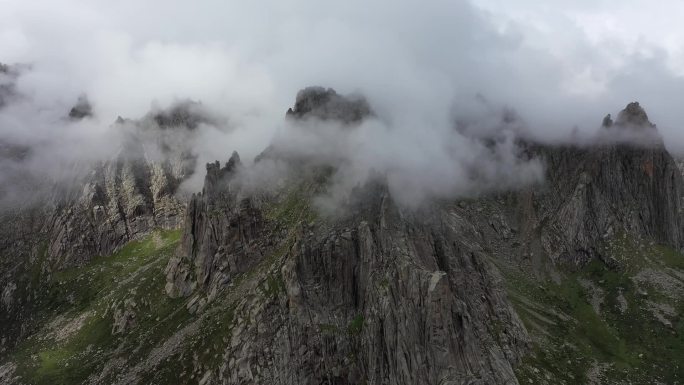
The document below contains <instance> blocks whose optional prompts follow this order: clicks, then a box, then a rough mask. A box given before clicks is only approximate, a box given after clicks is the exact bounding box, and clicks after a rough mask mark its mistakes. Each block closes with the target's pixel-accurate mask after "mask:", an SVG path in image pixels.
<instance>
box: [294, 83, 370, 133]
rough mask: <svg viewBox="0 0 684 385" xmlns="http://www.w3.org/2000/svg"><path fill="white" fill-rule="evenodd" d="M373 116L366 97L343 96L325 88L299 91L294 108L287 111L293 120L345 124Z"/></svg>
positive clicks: (310, 88)
mask: <svg viewBox="0 0 684 385" xmlns="http://www.w3.org/2000/svg"><path fill="white" fill-rule="evenodd" d="M372 114H373V113H372V110H371V108H370V105H369V104H368V101H367V100H366V98H365V97H364V96H362V95H358V94H353V95H347V96H343V95H339V94H338V93H337V92H336V91H335V90H334V89H332V88H328V89H325V88H323V87H307V88H304V89H303V90H301V91H299V92H298V93H297V98H296V100H295V105H294V108H290V109H288V110H287V116H288V117H292V118H297V119H303V118H308V117H315V118H318V119H321V120H337V121H340V122H343V123H345V124H353V123H360V122H361V121H362V120H363V119H364V118H366V117H368V116H371V115H372Z"/></svg>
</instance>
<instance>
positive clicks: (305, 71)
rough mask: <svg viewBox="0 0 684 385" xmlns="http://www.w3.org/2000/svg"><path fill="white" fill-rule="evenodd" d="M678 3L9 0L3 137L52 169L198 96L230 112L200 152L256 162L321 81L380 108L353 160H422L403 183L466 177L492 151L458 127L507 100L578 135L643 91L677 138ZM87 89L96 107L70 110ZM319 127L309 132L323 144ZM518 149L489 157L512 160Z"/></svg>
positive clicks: (93, 154) (547, 125) (206, 157)
mask: <svg viewBox="0 0 684 385" xmlns="http://www.w3.org/2000/svg"><path fill="white" fill-rule="evenodd" d="M666 4H667V5H666V6H663V5H661V6H658V7H650V6H648V3H646V2H639V1H630V2H624V3H621V4H619V5H618V4H612V3H608V2H598V3H597V2H579V3H578V2H564V1H558V2H554V3H553V6H550V5H549V6H541V5H538V4H536V3H534V2H529V3H520V4H518V3H516V6H512V5H508V4H507V3H505V2H500V1H493V0H490V1H487V0H481V1H432V2H428V3H424V2H412V1H411V2H402V3H401V4H397V3H396V2H391V1H376V2H373V3H372V4H367V3H366V2H361V1H346V2H339V3H335V4H325V5H323V4H320V3H318V2H314V1H288V2H280V1H258V2H250V3H245V2H220V1H207V2H202V3H200V4H189V3H186V2H181V1H164V2H162V1H152V2H145V3H144V4H141V3H139V2H133V1H123V2H116V3H111V4H110V3H108V2H101V1H95V2H92V1H75V0H65V1H32V2H22V1H4V2H3V3H2V10H3V12H2V14H1V15H0V52H1V53H2V57H1V58H0V60H2V62H3V63H8V64H11V65H15V68H19V69H17V70H16V72H18V73H19V75H6V74H3V75H1V76H2V80H1V81H2V82H3V83H2V84H9V82H10V80H8V78H9V77H11V76H16V79H15V82H14V83H15V84H13V85H12V87H13V90H14V91H13V92H14V93H15V94H16V97H15V98H14V101H13V102H11V105H9V106H6V107H5V108H3V109H2V110H0V122H1V123H2V124H0V137H2V138H3V140H5V141H9V142H11V143H16V144H20V145H30V146H32V147H33V146H38V147H39V148H40V149H39V150H37V152H39V153H40V154H42V157H39V158H35V159H36V162H37V163H39V164H40V165H41V167H43V165H46V164H47V165H49V166H51V167H56V168H60V169H62V168H65V167H67V166H68V165H69V164H70V163H71V162H72V161H73V160H75V159H81V158H83V159H86V160H92V159H93V158H101V157H102V156H103V155H106V154H109V155H111V154H112V153H114V152H116V148H117V146H118V140H117V139H116V137H118V136H119V134H118V133H116V132H112V131H114V130H112V129H111V127H110V126H111V124H112V123H113V122H114V121H115V119H116V118H117V117H119V116H122V117H124V118H132V119H138V118H140V117H142V116H144V115H145V114H147V113H148V112H149V111H150V109H153V108H167V107H169V106H170V105H172V104H173V103H174V102H177V101H178V100H187V99H189V100H194V101H198V102H201V103H202V105H203V106H204V108H206V109H207V110H210V111H213V113H215V114H216V115H220V116H222V117H223V118H224V119H222V122H221V124H213V125H208V124H202V125H200V127H199V129H198V131H199V132H198V134H197V135H196V136H197V137H196V138H195V139H194V145H195V146H197V150H196V153H197V154H199V157H200V158H201V159H200V162H198V164H199V165H200V167H201V165H202V164H204V163H206V162H209V161H212V160H213V159H223V158H225V157H226V156H227V155H226V154H229V153H230V152H232V151H233V150H237V151H238V152H239V153H240V154H241V155H242V158H243V159H245V160H247V161H248V162H249V160H251V159H253V158H254V157H255V156H256V155H258V154H259V153H260V152H261V151H262V150H263V149H264V148H265V147H266V146H268V145H269V144H270V143H271V141H272V140H273V138H274V137H278V136H280V137H283V136H287V135H289V134H291V132H290V128H288V126H287V124H286V123H283V120H282V117H283V112H282V111H283V109H284V108H285V107H286V106H289V105H290V103H291V95H293V94H295V93H296V92H297V91H298V90H299V89H301V88H303V87H305V86H308V85H323V86H326V87H333V88H334V89H335V90H337V91H338V92H340V93H342V94H348V93H358V94H362V95H364V96H365V97H366V98H367V99H368V101H369V103H370V105H372V107H373V110H374V112H375V115H376V119H374V120H373V121H371V122H369V123H367V124H364V126H363V127H361V128H359V130H358V131H359V132H358V133H355V134H352V135H351V136H355V137H356V138H353V137H352V138H346V139H343V140H342V141H341V142H340V141H337V140H333V141H332V142H334V143H338V142H339V143H340V144H341V145H342V146H352V147H353V151H355V154H354V156H353V157H352V156H351V154H347V155H345V157H346V158H354V159H355V163H356V164H354V165H353V167H354V168H356V169H359V168H361V169H364V171H363V172H367V171H368V170H370V169H371V168H376V169H378V170H379V171H381V172H384V171H387V168H388V166H389V165H390V164H391V165H392V166H394V167H395V168H401V169H405V170H407V171H409V175H410V178H406V177H403V176H401V175H400V176H398V177H397V179H396V182H395V184H401V185H402V186H403V185H407V184H408V185H409V186H410V185H412V184H413V185H420V186H426V185H428V184H430V182H433V184H434V182H436V181H443V180H445V179H451V180H459V182H458V183H459V184H467V183H465V182H463V183H462V180H463V178H462V176H460V175H459V173H461V172H462V171H458V167H456V169H457V170H456V171H454V170H452V169H451V168H452V167H451V165H452V164H454V162H453V161H454V160H457V161H458V162H456V163H457V164H463V162H465V163H468V162H471V163H472V162H474V161H475V159H481V158H482V151H483V150H482V149H479V150H478V148H477V146H473V145H472V143H471V142H472V141H471V140H470V139H468V138H464V135H463V132H461V133H456V132H454V130H453V127H454V126H455V125H456V122H470V123H469V125H470V131H469V134H472V131H474V130H475V131H478V132H480V133H481V132H482V131H483V130H485V131H486V130H499V129H501V127H500V125H501V123H502V122H501V119H502V116H503V114H504V113H506V111H509V112H510V111H514V113H515V116H516V123H515V126H516V128H515V130H517V131H520V130H521V129H524V132H525V133H526V135H531V136H534V137H535V138H537V139H539V140H543V141H568V140H574V139H573V138H576V137H577V136H578V135H579V136H581V137H586V136H589V137H590V136H592V135H594V133H595V131H596V130H597V128H598V126H599V125H600V121H598V120H597V117H599V116H604V115H605V113H607V112H611V111H612V112H613V113H616V112H617V111H616V108H617V107H619V106H622V105H625V104H627V103H628V102H631V101H634V100H639V101H640V102H641V104H642V105H643V106H645V107H646V108H647V109H648V111H649V113H650V114H651V117H652V120H653V121H656V122H658V128H659V131H660V132H661V134H662V136H663V137H664V140H665V143H666V145H667V146H668V148H670V149H671V150H673V151H679V150H681V149H684V137H682V136H681V134H680V132H681V130H679V129H678V127H679V122H681V121H683V120H684V116H682V114H684V112H682V110H681V109H680V108H677V105H678V94H679V92H680V90H681V89H682V86H684V81H683V80H682V77H681V75H682V74H683V73H684V60H682V52H681V49H680V47H679V46H678V45H677V44H674V43H676V42H677V41H678V40H677V39H678V38H680V37H682V35H684V32H681V31H680V30H679V29H678V28H665V27H664V26H666V25H672V26H675V25H676V20H675V19H674V18H675V16H674V15H676V14H677V12H676V10H677V9H678V8H679V7H680V5H678V4H677V3H676V2H668V3H666ZM668 8H669V9H670V10H671V12H665V11H664V10H665V9H668ZM599 15H600V16H601V17H603V16H605V20H607V22H606V24H605V25H603V24H600V23H597V21H596V18H597V17H599ZM655 18H657V20H658V22H657V23H655V22H654V21H652V20H655ZM3 87H6V86H3ZM4 89H5V88H3V90H4ZM3 92H5V91H3ZM82 95H87V98H88V100H89V101H90V103H91V105H92V113H93V117H92V119H86V120H84V121H79V122H77V123H74V122H72V121H69V120H64V119H63V118H64V116H65V115H66V114H67V113H68V112H69V111H70V109H71V108H72V107H73V106H74V105H75V104H76V101H77V100H78V98H79V96H82ZM154 106H157V107H154ZM65 111H66V112H65ZM507 124H510V122H508V123H507ZM367 125H374V126H377V127H375V128H369V127H366V126H367ZM345 136H350V135H345ZM466 136H467V135H466ZM328 139H330V138H328ZM307 140H308V141H309V142H307ZM307 140H303V141H302V143H301V144H302V146H305V147H312V146H313V147H315V148H320V144H317V143H315V141H316V140H317V139H315V138H313V139H311V138H310V139H307ZM312 141H313V142H312ZM354 141H356V142H358V143H355V142H354ZM332 142H331V143H332ZM293 143H294V142H293ZM359 143H361V144H360V145H359ZM302 150H304V151H306V148H305V149H302ZM337 151H343V150H340V149H337ZM456 153H457V154H458V155H456V157H457V158H458V159H453V157H454V156H455V155H454V154H456ZM109 155H107V156H109ZM516 156H517V155H516V154H514V153H510V154H507V155H505V156H502V157H501V158H502V159H498V160H494V162H496V163H502V162H506V163H507V165H510V161H514V160H515V158H516ZM48 159H49V161H47V160H48ZM447 163H448V164H449V167H448V169H445V168H444V167H443V166H444V165H446V164H447ZM492 167H494V166H492ZM496 167H504V168H505V167H507V166H505V165H499V166H496ZM53 171H54V170H51V172H50V173H51V174H56V172H53ZM357 171H358V170H357ZM509 171H510V170H504V171H503V172H499V171H495V172H494V175H496V174H497V173H498V174H500V175H511V173H510V172H509ZM514 171H515V170H514ZM517 171H520V172H522V173H523V174H524V173H529V172H532V173H534V171H529V170H528V171H524V170H517ZM355 172H356V171H355ZM417 176H420V178H419V179H416V180H407V179H414V178H416V177H417ZM533 179H534V178H533ZM200 183H201V181H200V180H199V179H197V180H196V181H195V182H194V184H193V183H192V182H190V186H189V190H193V189H195V190H196V189H197V188H198V187H199V185H200ZM472 188H475V187H473V186H463V187H461V188H459V187H458V186H444V188H439V189H438V191H435V192H434V194H432V193H430V195H445V194H446V195H448V194H451V193H463V192H467V191H468V190H470V189H472ZM411 189H412V190H415V189H416V188H415V187H409V190H411Z"/></svg>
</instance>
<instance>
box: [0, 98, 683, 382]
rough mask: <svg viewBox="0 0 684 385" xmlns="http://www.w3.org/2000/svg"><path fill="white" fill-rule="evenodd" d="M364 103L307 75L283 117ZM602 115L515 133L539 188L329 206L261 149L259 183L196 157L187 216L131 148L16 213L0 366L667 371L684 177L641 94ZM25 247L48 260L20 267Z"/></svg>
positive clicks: (364, 109)
mask: <svg viewBox="0 0 684 385" xmlns="http://www.w3.org/2000/svg"><path fill="white" fill-rule="evenodd" d="M340 106H342V107H340ZM370 114H371V112H370V108H369V107H368V106H367V104H365V102H359V99H356V98H347V97H345V96H342V95H338V94H336V93H334V91H331V90H324V89H320V88H313V89H307V90H305V91H303V92H301V93H300V94H299V95H298V97H297V101H296V104H295V107H294V108H293V109H291V111H289V112H288V116H289V118H290V119H292V122H293V124H297V123H298V122H299V120H300V119H302V120H306V119H308V118H309V117H315V118H317V119H320V120H335V121H337V122H339V123H340V124H341V125H342V127H341V128H340V129H353V126H354V125H356V124H358V123H360V122H361V121H362V120H363V119H364V118H365V117H367V116H369V115H370ZM164 116H165V117H163V118H160V120H157V123H158V124H160V125H161V124H162V123H164V124H167V123H168V122H171V123H170V124H168V125H167V127H168V126H173V125H174V124H175V123H173V122H182V121H187V119H186V118H184V117H183V116H184V115H183V113H178V114H174V113H169V114H167V115H164ZM160 121H161V122H162V123H159V122H160ZM188 126H189V125H188ZM604 126H606V129H604V130H603V132H601V133H600V134H599V137H598V138H597V140H596V141H595V142H596V144H595V145H593V146H582V147H578V146H549V145H542V144H529V143H527V144H526V145H525V146H526V147H525V151H526V152H527V153H528V154H529V156H535V157H540V158H541V159H543V161H544V163H545V165H546V174H547V175H546V179H545V182H544V183H543V184H541V185H538V186H528V187H527V188H525V189H524V190H521V191H510V192H505V193H499V194H494V195H487V196H482V197H478V198H474V199H467V200H458V201H453V202H433V203H431V204H426V205H425V206H424V207H422V208H421V209H420V210H415V209H414V210H407V209H405V208H403V207H401V206H398V205H397V204H395V203H394V201H393V199H392V196H391V194H390V193H389V191H388V189H387V187H386V183H385V181H384V180H383V178H382V176H377V177H376V178H374V179H371V180H369V181H368V182H367V183H366V184H365V185H363V186H359V187H358V188H357V189H355V190H354V191H353V192H352V196H351V197H350V199H349V201H348V203H346V206H345V207H344V210H342V211H343V212H345V213H346V214H345V215H341V216H336V217H330V216H324V215H322V214H321V213H320V212H319V211H317V210H316V209H315V208H314V206H313V201H314V197H316V196H317V195H318V194H320V193H321V192H322V191H325V188H326V186H327V183H328V178H329V176H330V168H329V167H330V165H311V164H304V163H303V161H302V160H301V159H295V158H293V157H289V156H288V154H285V153H283V152H282V149H278V148H274V147H272V148H270V149H269V150H268V151H266V152H265V154H263V155H262V156H261V157H259V158H258V159H257V163H258V162H260V161H264V159H270V160H273V159H274V158H279V159H280V161H283V162H287V163H288V164H289V165H290V167H289V168H288V170H289V171H288V174H287V175H283V176H282V179H283V180H284V181H285V182H284V183H278V184H277V185H274V186H271V187H272V188H269V189H266V190H263V191H261V190H259V191H254V190H253V189H246V188H245V186H244V185H243V182H242V181H243V180H242V179H241V178H240V177H239V176H240V173H241V172H242V171H243V170H244V167H245V166H243V164H242V163H241V161H240V158H239V156H238V155H237V154H236V153H234V154H233V155H232V156H231V157H230V159H229V160H228V161H227V163H225V165H223V166H222V165H221V164H220V163H218V162H216V163H210V164H208V165H207V167H206V170H207V174H206V177H205V183H204V188H203V190H202V192H201V193H199V194H196V195H194V196H193V197H192V198H191V199H190V201H189V203H188V205H187V209H186V210H184V209H183V206H182V205H181V204H180V203H178V202H177V201H173V198H172V195H171V193H172V192H173V191H175V188H176V187H177V184H178V182H179V180H182V175H184V174H183V173H181V172H178V170H182V169H184V167H183V166H182V164H183V162H180V163H174V162H173V161H172V160H170V159H169V160H168V162H163V163H155V162H150V161H147V160H146V159H145V157H144V156H142V155H141V154H144V151H142V150H141V149H140V148H138V147H136V146H134V145H131V147H130V148H128V149H127V150H126V151H128V153H127V154H126V156H125V157H124V158H123V159H125V160H123V159H122V160H120V161H117V162H111V163H108V164H106V165H104V166H102V167H101V168H98V169H96V171H95V172H94V173H93V174H92V175H91V176H90V177H89V178H88V179H87V181H88V183H87V184H86V188H85V189H84V191H83V193H82V194H77V195H76V196H77V197H79V198H78V199H79V200H78V204H76V205H74V204H72V205H70V206H68V208H67V207H64V208H59V207H58V208H57V209H56V210H55V211H54V212H58V213H61V214H60V215H58V217H59V218H66V219H65V220H63V221H62V222H55V223H57V224H56V225H55V224H50V225H49V228H50V229H58V230H56V231H57V232H56V233H53V232H45V231H44V230H43V229H44V226H47V225H46V224H45V222H44V221H41V220H40V219H39V218H44V216H42V215H44V214H43V213H42V212H41V211H37V214H36V215H35V216H30V215H23V216H18V217H16V218H12V219H11V220H12V221H13V223H16V224H18V225H17V226H18V227H19V228H20V229H21V231H17V230H14V233H12V234H13V235H12V237H11V238H7V239H8V240H7V241H5V243H4V244H3V249H2V250H25V253H27V254H26V255H27V256H29V257H28V259H27V260H30V261H32V262H30V263H26V265H25V267H22V268H21V269H24V270H26V271H25V272H24V271H22V274H20V275H24V274H25V276H26V277H31V278H27V279H26V281H25V282H22V281H17V280H15V279H14V280H13V279H8V278H7V277H10V276H11V275H12V274H14V275H15V276H16V275H17V274H16V272H17V270H16V268H15V270H14V273H10V272H11V271H12V269H13V266H16V264H14V263H13V261H12V260H11V259H10V258H7V257H3V259H2V263H3V265H2V269H3V270H2V271H5V272H8V273H7V274H6V276H5V277H6V278H5V281H3V283H4V284H3V286H2V287H3V292H2V298H1V299H2V305H0V306H2V307H1V308H2V309H3V311H4V312H3V313H2V314H3V317H5V318H3V322H4V323H5V324H7V323H9V324H11V325H12V327H11V330H13V333H14V334H10V333H8V332H5V334H4V335H3V336H7V335H12V336H16V335H20V336H21V337H19V338H18V339H19V343H18V344H17V345H16V346H15V345H14V344H13V343H5V344H4V346H6V348H5V350H4V351H3V353H2V355H0V358H1V360H0V362H2V364H1V365H0V380H2V381H4V382H6V383H54V382H55V381H56V382H63V383H92V384H136V383H158V384H166V383H170V382H173V383H184V384H185V383H187V384H195V383H197V384H202V385H207V384H254V383H268V384H359V383H367V384H415V383H421V384H422V383H425V384H515V383H542V384H574V383H625V384H626V383H634V381H636V382H637V383H658V382H660V383H679V382H681V381H682V377H683V376H684V374H683V372H682V370H683V368H680V367H679V366H677V365H672V362H677V360H678V358H680V357H682V354H684V343H682V342H681V339H680V338H679V336H680V335H684V334H682V333H684V329H682V328H683V327H684V325H683V324H682V322H681V314H682V311H683V310H684V304H682V302H681V298H682V295H684V278H682V277H684V262H682V261H683V260H684V257H683V256H682V254H680V253H679V250H680V249H681V247H682V242H684V239H683V238H682V222H681V198H682V176H681V173H680V172H679V170H678V168H677V165H676V163H675V161H674V160H673V158H672V157H671V156H670V154H669V153H668V152H667V151H666V150H665V148H664V147H663V146H662V141H660V140H659V138H658V137H657V130H656V129H655V126H654V125H652V124H651V123H650V122H649V121H648V117H647V115H646V113H645V112H644V111H643V109H641V107H640V106H638V104H630V105H629V106H628V107H627V109H626V110H625V111H623V112H622V113H621V114H620V115H619V118H618V121H617V122H615V123H611V124H607V123H605V122H604ZM617 130H623V131H629V132H628V134H630V135H631V134H633V133H636V134H638V135H640V136H648V137H652V138H653V140H651V141H646V142H644V141H641V142H638V143H633V142H629V141H627V140H625V138H627V137H630V136H622V132H621V131H617ZM608 134H610V135H617V137H615V138H614V139H615V140H610V137H609V136H608V137H607V136H606V135H608ZM630 138H631V137H630ZM136 154H137V155H139V156H136ZM65 210H66V211H65ZM69 210H71V211H69ZM48 212H49V213H52V212H53V211H50V210H48ZM181 218H182V222H183V224H182V226H181V229H180V230H176V231H174V230H168V229H174V228H176V227H177V224H178V223H179V222H180V219H181ZM4 223H5V222H3V224H4ZM86 229H88V230H86ZM159 229H167V230H164V231H160V230H159ZM3 231H7V234H10V233H11V231H12V230H11V229H10V228H9V227H8V228H6V229H5V228H4V229H3ZM34 234H44V235H43V237H44V238H43V239H44V240H45V242H46V243H45V245H46V246H43V247H42V248H37V247H36V246H35V242H34V241H33V240H32V239H31V238H32V237H33V236H34ZM83 234H85V235H86V236H83ZM88 234H98V236H99V238H89V236H88ZM131 240H132V241H131ZM123 244H127V245H126V246H124V247H123V248H121V247H120V246H121V245H123ZM112 251H115V252H114V254H113V255H112V256H110V257H106V258H95V259H92V260H91V259H89V258H88V255H95V254H103V255H104V254H107V253H111V252H112ZM3 255H4V254H3ZM41 258H46V260H50V261H59V263H58V264H59V266H60V268H61V269H62V271H61V272H55V273H49V274H46V273H45V269H38V270H31V269H33V268H35V266H41V264H40V263H37V262H36V261H39V260H40V259H41ZM69 266H77V267H69ZM51 271H54V270H51ZM31 280H35V282H38V281H41V282H42V283H41V284H39V285H38V284H36V285H37V286H35V285H34V286H31V285H33V284H30V283H27V282H33V281H31ZM27 287H28V288H29V290H28V292H26V289H25V288H27ZM37 287H42V288H43V289H41V290H37ZM90 287H92V288H94V289H93V290H88V289H84V288H90ZM20 293H21V294H20ZM27 293H28V294H27ZM22 298H32V300H31V301H27V300H24V299H22ZM46 303H51V304H52V305H46ZM12 309H22V312H21V314H24V315H25V317H24V318H21V317H14V316H9V314H10V310H12ZM12 314H13V313H12ZM11 317H14V318H11ZM639 331H641V332H639ZM6 338H7V337H6Z"/></svg>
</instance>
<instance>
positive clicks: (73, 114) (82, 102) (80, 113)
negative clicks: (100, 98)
mask: <svg viewBox="0 0 684 385" xmlns="http://www.w3.org/2000/svg"><path fill="white" fill-rule="evenodd" d="M92 116H93V107H92V106H91V105H90V101H89V100H88V96H87V95H81V96H79V97H78V100H77V101H76V104H75V105H74V106H73V107H72V108H71V110H70V111H69V119H72V120H81V119H85V118H90V117H92Z"/></svg>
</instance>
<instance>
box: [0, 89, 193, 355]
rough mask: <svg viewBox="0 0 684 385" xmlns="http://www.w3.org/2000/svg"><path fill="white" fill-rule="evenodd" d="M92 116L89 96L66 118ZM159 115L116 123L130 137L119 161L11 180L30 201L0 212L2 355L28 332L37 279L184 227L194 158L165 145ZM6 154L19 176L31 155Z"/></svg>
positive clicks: (14, 149)
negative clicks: (185, 192)
mask: <svg viewBox="0 0 684 385" xmlns="http://www.w3.org/2000/svg"><path fill="white" fill-rule="evenodd" d="M158 114H160V113H157V115H158ZM91 115H92V110H91V109H90V106H89V104H88V102H87V99H86V98H85V97H83V98H81V99H79V102H78V103H77V105H76V106H75V107H74V108H72V109H71V111H70V112H69V115H68V116H69V118H70V119H74V120H79V119H85V118H89V117H90V116H91ZM157 115H152V116H151V117H146V118H144V119H143V120H141V121H140V122H132V121H129V122H124V121H122V120H121V121H120V122H118V123H117V124H116V127H115V129H119V130H126V131H127V134H126V135H127V140H125V141H124V142H123V145H122V147H121V149H120V150H119V152H118V154H117V155H116V157H114V158H113V159H111V160H108V161H104V162H101V163H99V164H96V165H88V166H86V167H85V168H86V171H85V172H77V173H75V176H74V177H73V178H72V179H68V180H58V181H54V182H51V181H37V180H32V179H27V180H26V183H25V185H21V180H20V179H14V180H12V182H19V183H16V184H15V183H13V184H11V185H10V186H11V188H12V189H13V191H14V194H17V191H18V192H19V194H21V191H24V193H25V194H26V196H30V197H32V198H31V199H27V200H26V202H28V203H25V204H23V205H12V206H14V207H15V208H13V209H11V210H9V209H3V211H2V213H0V215H1V216H2V220H1V221H0V222H1V223H2V226H1V227H0V239H2V242H0V255H2V256H3V258H2V263H3V265H2V269H0V274H1V275H0V288H2V290H3V293H4V294H3V296H4V298H5V300H4V301H3V302H4V304H3V305H0V307H1V308H2V312H0V322H2V324H3V325H6V327H5V328H4V329H3V332H1V333H0V338H1V339H2V341H3V342H2V347H3V349H7V346H12V344H13V343H14V342H15V340H20V339H22V338H23V337H24V336H25V334H27V333H28V332H29V331H30V330H28V328H29V325H30V324H31V322H32V321H31V319H32V318H33V317H34V316H35V314H32V311H33V309H32V308H33V302H34V301H35V300H36V297H38V296H39V293H40V292H41V291H44V290H45V287H44V285H43V282H42V281H41V280H38V279H37V278H38V277H43V278H45V277H50V276H51V275H53V274H54V273H55V272H57V271H60V270H63V269H65V268H69V267H72V266H83V265H85V264H87V263H89V262H90V261H91V260H92V259H93V258H95V257H97V256H104V255H110V254H112V253H113V252H114V251H116V250H118V249H120V248H121V247H122V246H124V245H126V244H127V243H129V242H131V241H133V240H136V239H139V238H141V237H143V236H146V235H148V234H150V233H151V232H152V231H153V230H159V229H162V230H169V229H176V228H178V227H179V226H180V225H181V224H182V222H183V214H184V213H185V206H186V205H185V202H183V200H182V199H179V197H178V196H177V195H176V193H177V192H178V188H179V186H180V184H181V182H182V181H183V180H185V179H186V178H187V177H188V176H190V174H191V173H192V172H193V170H194V162H195V158H194V156H193V155H191V154H190V153H189V152H188V151H187V150H185V149H182V148H180V149H179V148H173V147H169V146H166V145H165V142H164V139H165V137H164V136H163V135H159V134H158V132H159V130H165V129H167V128H168V126H167V125H156V126H155V125H150V124H149V121H150V120H152V119H153V118H154V117H155V116H157ZM172 128H173V129H176V130H186V129H187V126H185V125H183V122H180V123H179V124H177V125H175V126H173V127H172ZM180 134H182V133H180ZM180 134H178V135H180ZM5 147H6V148H7V151H4V152H3V153H2V154H0V156H2V157H3V158H2V159H0V163H2V162H6V163H3V164H12V165H13V167H14V168H16V170H18V172H20V171H21V170H22V168H21V165H22V162H24V161H25V160H27V159H28V158H29V157H31V156H32V150H31V149H30V148H23V147H21V146H16V145H7V146H5ZM146 147H155V148H157V147H160V148H162V149H163V151H162V152H161V155H157V154H158V153H159V151H157V150H155V151H154V154H155V155H154V156H151V155H150V154H149V153H148V151H147V150H146ZM77 167H79V166H77ZM81 168H83V167H81ZM16 174H17V176H18V177H21V174H20V173H16ZM13 199H16V197H13ZM4 206H7V205H4Z"/></svg>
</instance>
